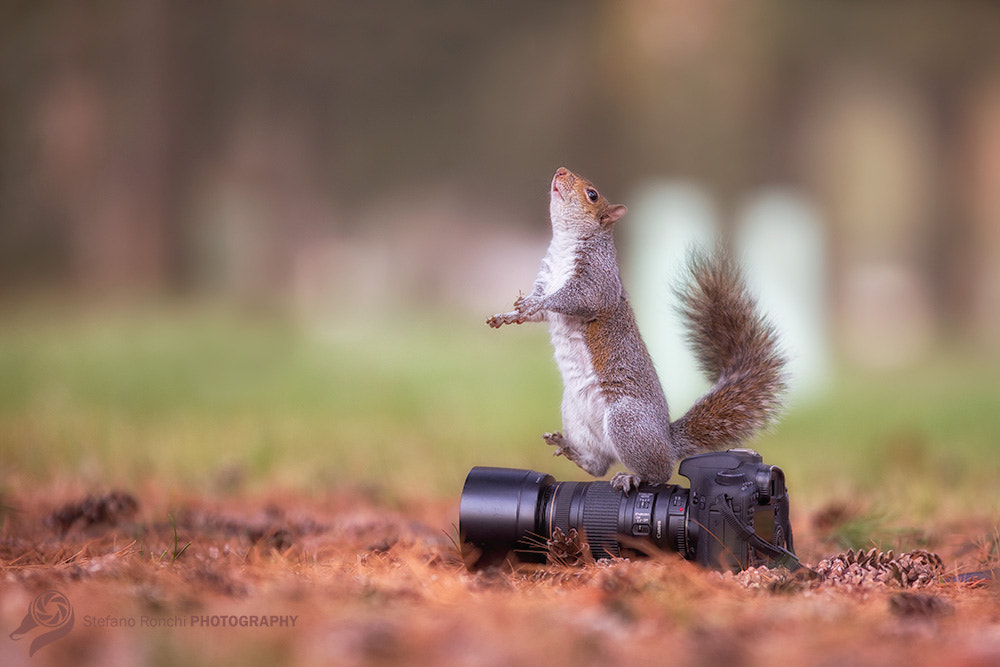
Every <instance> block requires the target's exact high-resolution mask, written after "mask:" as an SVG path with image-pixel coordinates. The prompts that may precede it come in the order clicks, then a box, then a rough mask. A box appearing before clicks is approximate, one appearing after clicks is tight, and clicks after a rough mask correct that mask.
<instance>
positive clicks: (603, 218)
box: [549, 167, 628, 232]
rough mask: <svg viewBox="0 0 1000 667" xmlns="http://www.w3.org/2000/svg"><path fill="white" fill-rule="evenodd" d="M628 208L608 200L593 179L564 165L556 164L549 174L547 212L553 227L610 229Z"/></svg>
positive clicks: (586, 230) (576, 230)
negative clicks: (550, 181) (555, 167)
mask: <svg viewBox="0 0 1000 667" xmlns="http://www.w3.org/2000/svg"><path fill="white" fill-rule="evenodd" d="M627 210H628V209H627V208H625V207H624V206H623V205H621V204H612V203H610V202H609V201H608V200H607V198H606V197H605V196H604V195H602V194H601V192H600V190H598V189H597V188H596V187H594V184H593V183H591V182H590V181H588V180H587V179H586V178H583V177H582V176H577V175H576V174H574V173H573V172H572V171H570V170H569V169H567V168H566V167H559V169H557V170H556V174H555V176H553V177H552V189H551V191H550V192H549V215H550V216H551V217H552V226H553V228H554V229H560V230H562V231H575V232H588V231H590V232H592V231H596V230H598V229H610V228H611V227H612V225H614V224H615V222H617V221H618V219H619V218H621V217H622V216H623V215H625V212H626V211H627Z"/></svg>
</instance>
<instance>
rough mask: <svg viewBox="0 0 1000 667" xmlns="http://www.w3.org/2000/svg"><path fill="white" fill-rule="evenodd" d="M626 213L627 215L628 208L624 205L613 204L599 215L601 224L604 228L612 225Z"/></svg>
mask: <svg viewBox="0 0 1000 667" xmlns="http://www.w3.org/2000/svg"><path fill="white" fill-rule="evenodd" d="M626 213H628V208H626V207H625V205H624V204H613V205H611V206H609V207H608V210H606V211H605V212H604V213H602V214H601V224H602V225H603V226H605V227H608V226H609V225H613V224H615V223H616V222H618V219H619V218H621V217H622V216H623V215H625V214H626Z"/></svg>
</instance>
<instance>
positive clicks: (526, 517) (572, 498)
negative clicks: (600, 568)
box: [459, 449, 798, 570]
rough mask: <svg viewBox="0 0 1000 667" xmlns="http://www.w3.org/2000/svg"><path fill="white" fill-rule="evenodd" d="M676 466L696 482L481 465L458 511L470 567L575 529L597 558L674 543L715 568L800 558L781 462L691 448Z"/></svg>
mask: <svg viewBox="0 0 1000 667" xmlns="http://www.w3.org/2000/svg"><path fill="white" fill-rule="evenodd" d="M678 472H679V474H681V475H683V476H685V477H687V478H688V479H689V480H690V481H691V488H685V487H682V486H679V485H675V484H658V485H652V484H640V485H639V487H638V489H635V490H633V491H632V492H631V493H629V494H624V493H622V492H621V491H619V490H617V489H615V488H613V487H612V486H611V484H610V483H609V482H557V481H556V480H555V478H553V477H552V476H551V475H547V474H545V473H541V472H536V471H533V470H520V469H511V468H490V467H475V468H473V469H472V470H471V471H469V474H468V476H467V477H466V480H465V487H464V488H463V490H462V500H461V507H460V510H459V531H460V533H461V537H462V541H463V551H464V553H463V556H464V558H465V563H466V566H467V567H468V568H469V569H473V570H474V569H479V568H483V567H489V566H492V565H496V564H499V563H502V562H504V561H506V560H510V559H511V558H512V557H513V558H515V559H516V560H517V561H522V562H524V561H527V562H545V561H547V560H553V559H552V555H553V540H554V538H556V537H559V536H567V535H575V536H577V538H578V539H579V540H580V542H581V543H585V544H586V545H587V550H588V551H589V557H592V558H595V559H601V558H618V557H636V556H643V555H651V554H654V553H662V552H677V553H679V554H680V555H682V556H683V557H684V558H687V559H689V560H695V561H697V562H698V563H700V564H702V565H704V566H706V567H713V568H716V569H730V570H738V569H742V568H746V567H749V566H751V565H758V564H766V563H777V564H779V565H784V566H787V567H790V568H792V569H795V568H796V567H798V561H797V560H795V556H794V554H793V553H792V551H791V549H792V530H791V524H790V522H789V518H788V494H787V491H786V489H785V478H784V473H782V471H781V469H780V468H778V467H777V466H769V465H764V464H763V463H762V461H761V457H760V454H758V453H757V452H754V451H752V450H743V449H739V450H729V451H728V452H713V453H708V454H699V455H696V456H692V457H689V458H687V459H685V460H684V461H682V462H681V465H680V467H679V468H678ZM556 560H558V559H556Z"/></svg>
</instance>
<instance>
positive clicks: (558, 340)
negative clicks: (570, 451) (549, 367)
mask: <svg viewBox="0 0 1000 667" xmlns="http://www.w3.org/2000/svg"><path fill="white" fill-rule="evenodd" d="M549 331H550V333H551V334H552V346H553V348H554V350H555V359H556V364H557V365H558V366H559V372H560V373H562V378H563V386H564V387H565V391H564V393H563V400H562V420H563V434H564V435H565V436H566V437H567V438H568V439H569V440H570V442H572V443H573V444H574V445H575V446H576V447H577V448H579V449H585V450H589V451H601V452H605V453H607V454H609V455H611V456H612V457H613V458H617V454H616V453H615V451H614V448H613V446H612V445H611V442H610V441H609V440H608V438H607V436H606V432H605V427H604V415H605V412H606V411H607V401H606V400H605V399H604V396H603V395H602V394H601V388H600V383H599V381H598V378H597V373H596V372H595V371H594V364H593V363H592V361H591V358H590V352H589V351H588V350H587V346H586V344H585V342H584V329H583V323H582V322H580V321H579V320H578V319H576V318H571V317H567V316H565V315H560V314H557V313H552V314H550V319H549Z"/></svg>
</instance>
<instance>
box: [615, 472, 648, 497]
mask: <svg viewBox="0 0 1000 667" xmlns="http://www.w3.org/2000/svg"><path fill="white" fill-rule="evenodd" d="M641 481H642V478H641V477H639V476H638V475H633V474H632V473H627V472H620V473H616V474H615V476H614V477H612V478H611V486H612V487H613V488H616V489H618V490H619V491H621V492H622V493H624V494H625V495H626V496H627V495H628V494H629V493H630V492H631V491H632V489H638V488H639V483H640V482H641Z"/></svg>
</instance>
